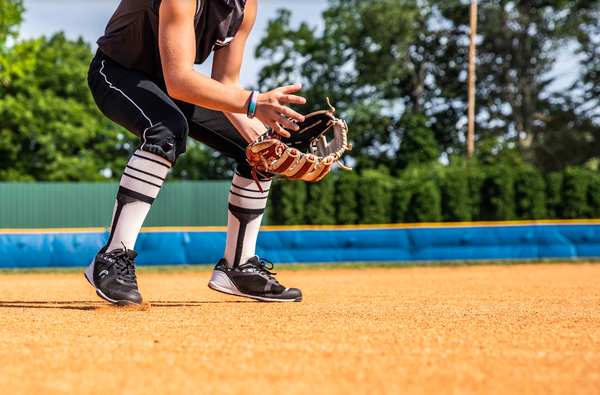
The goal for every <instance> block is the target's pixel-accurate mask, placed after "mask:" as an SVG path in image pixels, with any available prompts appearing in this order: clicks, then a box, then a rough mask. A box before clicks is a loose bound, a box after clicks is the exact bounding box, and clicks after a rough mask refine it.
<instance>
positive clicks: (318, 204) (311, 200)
mask: <svg viewBox="0 0 600 395" xmlns="http://www.w3.org/2000/svg"><path fill="white" fill-rule="evenodd" d="M307 186H308V200H307V204H306V223H308V224H310V225H335V223H336V220H335V206H334V200H333V199H334V196H335V183H334V177H332V176H331V175H329V176H328V177H325V178H323V179H322V180H321V181H319V182H310V183H308V185H307Z"/></svg>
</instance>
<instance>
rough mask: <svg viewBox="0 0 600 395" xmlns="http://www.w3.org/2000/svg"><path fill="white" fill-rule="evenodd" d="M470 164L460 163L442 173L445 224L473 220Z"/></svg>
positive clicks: (441, 185) (443, 170)
mask: <svg viewBox="0 0 600 395" xmlns="http://www.w3.org/2000/svg"><path fill="white" fill-rule="evenodd" d="M467 166H468V163H465V162H464V161H460V162H458V163H455V164H451V165H450V166H448V167H445V168H443V169H442V170H441V171H440V193H441V209H442V219H443V220H444V221H445V222H465V221H471V220H473V204H472V202H471V193H470V190H469V176H468V171H467Z"/></svg>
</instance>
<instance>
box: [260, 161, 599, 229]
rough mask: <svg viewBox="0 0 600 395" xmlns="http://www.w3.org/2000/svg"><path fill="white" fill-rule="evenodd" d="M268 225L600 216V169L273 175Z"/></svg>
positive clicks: (483, 167)
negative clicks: (310, 178) (314, 178)
mask: <svg viewBox="0 0 600 395" xmlns="http://www.w3.org/2000/svg"><path fill="white" fill-rule="evenodd" d="M269 200H270V203H269V204H270V209H269V224H273V225H303V224H309V225H334V224H339V225H352V224H387V223H416V222H467V221H509V220H536V219H586V218H600V174H598V173H597V172H595V171H592V170H589V169H586V168H583V167H571V168H568V169H566V170H565V171H564V172H555V173H551V174H549V175H547V176H546V177H544V176H543V175H542V174H541V173H540V172H539V170H538V169H536V168H535V167H533V166H531V165H528V164H525V163H519V162H508V161H506V162H502V161H499V162H496V163H491V164H490V163H488V164H481V163H479V162H477V161H476V160H473V161H468V160H464V159H453V161H452V162H451V163H450V164H449V165H441V164H439V163H424V164H418V165H411V166H409V167H407V168H406V169H404V170H403V171H402V172H401V174H400V175H399V176H397V177H394V176H391V175H390V174H389V172H388V171H387V169H385V168H379V169H377V170H375V169H365V170H362V171H352V172H346V171H341V170H339V171H335V172H333V174H330V175H328V176H327V177H325V179H323V180H322V181H320V182H318V183H306V182H304V181H288V180H284V181H278V182H273V186H272V196H271V199H269Z"/></svg>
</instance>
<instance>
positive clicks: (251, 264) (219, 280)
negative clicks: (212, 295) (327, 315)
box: [208, 256, 302, 302]
mask: <svg viewBox="0 0 600 395" xmlns="http://www.w3.org/2000/svg"><path fill="white" fill-rule="evenodd" d="M265 262H268V263H269V264H271V267H269V268H268V269H267V267H266V263H265ZM269 270H273V263H272V262H269V261H267V260H266V259H260V260H259V259H258V257H257V256H254V257H252V258H250V259H248V261H247V262H246V263H245V264H243V265H241V266H239V267H237V268H235V269H230V268H228V267H227V262H225V260H224V259H221V260H220V261H219V263H217V266H215V270H213V274H212V278H211V279H210V281H209V282H208V287H209V288H212V289H214V290H215V291H219V292H224V293H227V294H230V295H236V296H244V297H246V298H252V299H256V300H260V301H262V302H300V301H301V300H302V291H300V290H299V289H297V288H285V287H283V286H282V285H281V284H279V282H278V281H277V280H276V279H275V277H273V276H274V275H276V274H277V273H272V272H270V271H269Z"/></svg>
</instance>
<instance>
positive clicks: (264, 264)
mask: <svg viewBox="0 0 600 395" xmlns="http://www.w3.org/2000/svg"><path fill="white" fill-rule="evenodd" d="M267 264H269V265H271V266H270V267H267ZM274 267H275V264H274V263H273V262H271V261H270V260H268V259H265V258H258V268H259V269H260V270H261V271H263V272H265V273H267V276H269V278H271V279H273V280H275V278H273V276H276V275H277V273H275V272H272V271H271V270H273V268H274ZM275 281H277V280H275Z"/></svg>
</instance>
